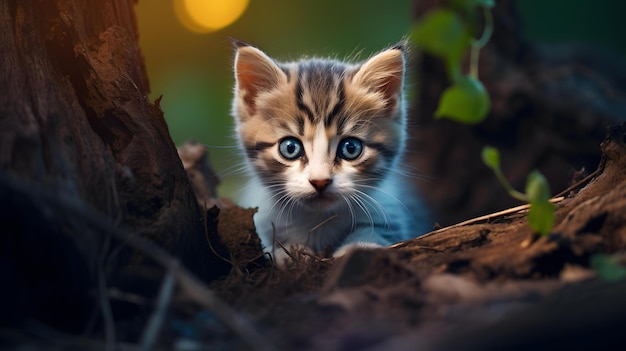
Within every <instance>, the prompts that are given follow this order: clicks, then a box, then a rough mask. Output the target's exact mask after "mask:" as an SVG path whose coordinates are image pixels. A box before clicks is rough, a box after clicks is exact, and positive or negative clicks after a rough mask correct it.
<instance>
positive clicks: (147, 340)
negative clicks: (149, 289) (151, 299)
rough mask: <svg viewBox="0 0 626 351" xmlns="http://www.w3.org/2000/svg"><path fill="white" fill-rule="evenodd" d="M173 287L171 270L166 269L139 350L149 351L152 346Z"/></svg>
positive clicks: (174, 282) (174, 281) (173, 280)
mask: <svg viewBox="0 0 626 351" xmlns="http://www.w3.org/2000/svg"><path fill="white" fill-rule="evenodd" d="M175 287H176V280H175V279H174V275H173V274H172V272H171V271H168V272H167V274H166V275H165V277H164V278H163V282H162V283H161V289H160V291H159V297H158V299H157V305H156V308H155V309H154V312H153V313H152V316H151V317H150V322H148V325H147V326H146V329H145V330H144V333H143V335H142V337H141V348H140V350H141V351H149V350H152V349H153V348H154V343H155V342H156V340H157V336H158V334H159V331H160V330H161V326H162V325H163V321H164V320H165V317H166V315H167V307H168V305H169V303H170V300H171V299H172V294H173V293H174V288H175Z"/></svg>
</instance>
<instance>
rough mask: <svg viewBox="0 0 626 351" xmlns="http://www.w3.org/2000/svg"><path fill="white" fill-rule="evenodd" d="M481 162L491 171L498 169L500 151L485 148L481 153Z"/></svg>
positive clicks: (489, 147) (488, 147) (493, 148)
mask: <svg viewBox="0 0 626 351" xmlns="http://www.w3.org/2000/svg"><path fill="white" fill-rule="evenodd" d="M481 157H482V159H483V162H484V163H485V164H486V165H487V167H489V168H491V169H500V151H498V149H496V148H495V147H491V146H485V147H484V148H483V151H482V153H481Z"/></svg>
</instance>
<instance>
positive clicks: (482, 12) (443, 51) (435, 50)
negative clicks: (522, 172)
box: [411, 0, 555, 235]
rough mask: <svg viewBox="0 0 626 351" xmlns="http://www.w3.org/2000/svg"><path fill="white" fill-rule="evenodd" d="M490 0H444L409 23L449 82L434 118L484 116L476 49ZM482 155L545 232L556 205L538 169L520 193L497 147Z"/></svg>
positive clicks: (486, 105) (486, 27)
mask: <svg viewBox="0 0 626 351" xmlns="http://www.w3.org/2000/svg"><path fill="white" fill-rule="evenodd" d="M494 5H495V3H494V0H448V1H446V6H445V7H443V8H440V9H437V10H433V11H431V12H430V13H428V14H426V15H425V16H424V17H423V18H422V19H421V20H420V21H419V22H418V23H417V25H415V27H414V28H413V30H412V33H411V38H412V41H413V42H414V43H415V44H417V45H418V46H419V47H420V49H421V50H423V51H425V52H427V53H429V54H431V55H434V56H436V57H438V58H440V59H441V60H443V62H444V65H445V69H446V74H447V76H448V79H449V80H450V82H451V85H450V86H449V87H448V88H446V89H445V90H444V91H443V93H442V95H441V98H440V100H439V106H438V108H437V110H436V111H435V118H448V119H451V120H454V121H457V122H460V123H464V124H469V125H473V124H478V123H481V122H483V121H484V120H485V118H487V115H488V113H489V110H490V107H491V100H490V99H489V94H488V93H487V90H486V89H485V86H484V85H483V84H482V83H481V81H480V80H479V78H478V73H479V72H478V61H479V55H480V50H481V49H482V48H483V47H484V46H485V45H486V44H487V43H488V42H489V39H490V38H491V35H492V33H493V18H492V15H491V9H492V8H493V6H494ZM478 34H480V36H478ZM468 51H469V53H468ZM468 54H469V72H467V73H464V72H463V70H462V63H463V60H464V59H465V57H467V55H468ZM481 156H482V159H483V162H484V163H485V164H486V165H487V166H488V167H489V168H491V169H492V170H493V172H494V173H495V175H496V177H497V178H498V180H499V181H500V183H501V184H502V186H503V187H504V188H505V189H506V190H507V192H508V193H509V195H510V196H512V197H513V198H516V199H518V200H520V201H523V202H527V203H529V204H530V209H529V211H528V223H529V225H530V227H531V229H532V230H533V231H535V232H536V233H539V234H541V235H547V234H549V233H550V231H551V230H552V226H553V225H554V210H555V206H554V204H553V203H551V202H550V188H549V185H548V182H547V181H546V179H545V177H544V176H543V175H542V174H541V173H540V172H539V171H537V170H535V171H533V172H532V173H530V174H529V175H528V178H527V182H526V189H525V192H524V193H522V192H519V191H517V190H515V189H513V187H512V186H511V185H510V183H509V182H508V181H507V179H506V178H505V177H504V175H503V173H502V170H501V168H500V154H499V152H498V150H497V149H495V148H492V147H488V146H486V147H485V148H484V149H483V151H482V155H481Z"/></svg>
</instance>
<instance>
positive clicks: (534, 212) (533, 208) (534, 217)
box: [528, 201, 555, 236]
mask: <svg viewBox="0 0 626 351" xmlns="http://www.w3.org/2000/svg"><path fill="white" fill-rule="evenodd" d="M554 208H555V207H554V204H553V203H551V202H548V201H541V202H531V203H530V209H529V210H528V224H529V225H530V228H531V229H532V230H533V231H534V232H535V233H538V234H540V235H543V236H545V235H548V234H550V232H551V231H552V226H553V225H554Z"/></svg>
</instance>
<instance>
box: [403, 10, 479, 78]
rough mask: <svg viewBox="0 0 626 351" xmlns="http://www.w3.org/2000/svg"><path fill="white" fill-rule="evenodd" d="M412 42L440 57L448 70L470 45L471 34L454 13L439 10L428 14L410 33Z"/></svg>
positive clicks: (458, 60) (456, 63)
mask: <svg viewBox="0 0 626 351" xmlns="http://www.w3.org/2000/svg"><path fill="white" fill-rule="evenodd" d="M412 38H413V41H414V42H415V43H416V44H417V45H419V46H420V47H421V48H422V49H423V50H424V51H426V52H428V53H430V54H433V55H435V56H438V57H441V58H442V59H444V61H446V67H447V68H448V73H449V74H451V73H452V72H450V68H451V67H454V66H456V65H458V64H459V63H460V61H461V58H462V57H463V54H464V53H465V51H466V50H467V49H468V48H469V46H470V45H471V39H472V38H471V32H470V31H469V29H468V28H467V26H466V25H465V23H464V22H463V20H462V19H461V17H459V15H457V14H456V13H455V12H453V11H450V10H446V9H439V10H435V11H433V12H430V13H428V14H427V15H426V16H425V17H424V18H423V19H421V21H420V22H418V23H417V25H416V26H415V27H414V28H413V31H412Z"/></svg>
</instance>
